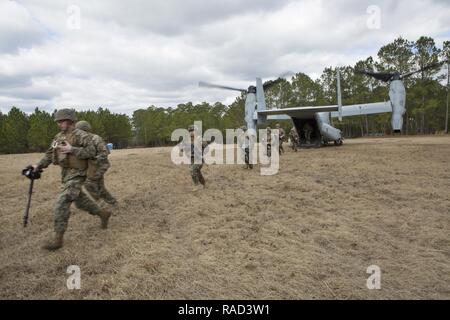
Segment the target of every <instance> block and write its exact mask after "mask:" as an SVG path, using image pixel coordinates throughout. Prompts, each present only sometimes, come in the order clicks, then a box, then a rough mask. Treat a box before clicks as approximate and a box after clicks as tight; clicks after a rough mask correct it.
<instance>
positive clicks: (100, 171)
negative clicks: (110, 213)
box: [75, 120, 117, 205]
mask: <svg viewBox="0 0 450 320" xmlns="http://www.w3.org/2000/svg"><path fill="white" fill-rule="evenodd" d="M75 128H76V129H79V130H82V131H84V132H86V133H87V134H88V135H90V137H91V140H92V143H93V144H94V147H95V151H96V154H95V157H94V158H92V159H89V160H88V169H87V173H86V182H85V183H84V187H85V188H86V190H87V191H88V192H89V194H90V195H91V196H92V197H93V198H94V199H95V200H100V199H103V200H104V201H105V202H106V203H108V204H111V205H116V204H117V200H116V199H115V198H114V197H113V196H112V195H111V193H109V191H108V190H107V189H106V187H105V178H104V176H105V173H106V171H107V170H108V169H109V168H110V167H111V164H110V162H109V160H108V155H109V149H108V148H107V147H106V145H105V142H104V141H103V139H102V137H100V136H99V135H96V134H94V133H92V132H91V131H92V128H91V125H90V124H89V122H87V121H84V120H82V121H78V122H77V123H76V125H75Z"/></svg>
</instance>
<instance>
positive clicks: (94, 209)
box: [33, 109, 111, 250]
mask: <svg viewBox="0 0 450 320" xmlns="http://www.w3.org/2000/svg"><path fill="white" fill-rule="evenodd" d="M55 121H56V122H58V126H60V129H61V132H60V133H58V134H57V135H56V136H55V138H54V140H53V142H52V144H51V146H50V148H49V149H48V150H47V152H46V153H45V155H44V157H43V158H42V160H41V161H39V163H38V164H37V165H34V166H33V167H34V168H35V170H38V169H39V168H46V167H48V166H49V165H50V164H52V163H53V164H54V165H59V166H60V167H61V182H62V188H61V193H60V194H59V197H58V200H57V201H56V205H55V209H54V230H55V238H54V239H53V240H51V241H50V242H49V243H48V244H47V245H46V246H44V248H45V249H47V250H57V249H59V248H61V247H62V246H63V237H64V233H65V231H66V229H67V225H68V222H69V216H70V205H71V204H72V202H75V205H76V207H77V208H79V209H81V210H84V211H87V212H88V213H90V214H91V215H95V216H99V217H100V219H101V223H102V228H104V229H106V228H107V226H108V220H109V217H110V216H111V213H110V212H109V211H107V210H104V209H101V208H100V207H99V206H98V205H97V204H96V203H95V202H93V201H92V200H91V199H90V198H89V197H88V196H87V195H86V194H85V193H84V192H83V191H82V190H81V187H82V186H83V183H84V181H85V179H86V170H87V159H90V158H92V157H94V156H95V152H96V151H95V147H94V145H93V143H92V141H91V138H90V136H89V135H88V134H87V133H86V132H84V131H81V130H78V129H75V127H74V122H75V110H72V109H61V110H58V111H57V112H56V114H55Z"/></svg>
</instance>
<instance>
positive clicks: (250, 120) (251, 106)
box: [245, 92, 256, 130]
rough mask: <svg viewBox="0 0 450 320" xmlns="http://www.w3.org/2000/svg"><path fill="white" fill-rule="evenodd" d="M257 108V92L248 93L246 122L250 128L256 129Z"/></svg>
mask: <svg viewBox="0 0 450 320" xmlns="http://www.w3.org/2000/svg"><path fill="white" fill-rule="evenodd" d="M255 110H256V93H250V92H249V93H247V97H246V98H245V122H246V123H247V128H248V129H253V130H256V121H255V119H254V114H255Z"/></svg>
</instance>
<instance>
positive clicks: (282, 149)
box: [278, 139, 284, 154]
mask: <svg viewBox="0 0 450 320" xmlns="http://www.w3.org/2000/svg"><path fill="white" fill-rule="evenodd" d="M278 151H279V153H280V154H282V153H283V152H284V148H283V139H280V142H279V146H278Z"/></svg>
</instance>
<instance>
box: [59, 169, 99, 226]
mask: <svg viewBox="0 0 450 320" xmlns="http://www.w3.org/2000/svg"><path fill="white" fill-rule="evenodd" d="M84 180H85V178H84V177H76V178H73V179H70V180H67V181H65V182H63V185H62V188H61V193H60V194H59V197H58V200H57V201H56V206H55V211H54V214H55V232H56V233H64V232H65V231H66V229H67V225H68V223H69V217H70V205H71V204H72V202H75V206H76V207H77V208H78V209H81V210H84V211H87V212H88V213H90V214H92V215H98V214H99V213H100V210H101V209H100V207H99V206H98V205H97V204H96V203H95V202H93V201H92V200H91V199H90V198H89V197H88V196H87V195H86V194H85V193H84V192H83V191H82V190H81V187H82V186H83V183H84Z"/></svg>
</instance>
